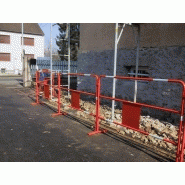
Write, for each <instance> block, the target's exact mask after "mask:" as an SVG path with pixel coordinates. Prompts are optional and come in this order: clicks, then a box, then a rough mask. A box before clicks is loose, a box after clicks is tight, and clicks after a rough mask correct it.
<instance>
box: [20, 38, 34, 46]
mask: <svg viewBox="0 0 185 185" xmlns="http://www.w3.org/2000/svg"><path fill="white" fill-rule="evenodd" d="M25 38H26V39H33V45H30V44H25V41H24V39H25ZM23 43H24V44H23V46H35V38H33V37H23ZM21 46H22V37H21Z"/></svg>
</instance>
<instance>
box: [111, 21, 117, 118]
mask: <svg viewBox="0 0 185 185" xmlns="http://www.w3.org/2000/svg"><path fill="white" fill-rule="evenodd" d="M117 41H118V23H116V27H115V47H114V74H113V76H114V77H115V76H116V67H117V46H118V43H117ZM115 91H116V79H115V78H113V89H112V98H115ZM114 107H115V101H114V100H112V121H113V120H114Z"/></svg>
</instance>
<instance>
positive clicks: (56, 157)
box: [0, 77, 163, 162]
mask: <svg viewBox="0 0 185 185" xmlns="http://www.w3.org/2000/svg"><path fill="white" fill-rule="evenodd" d="M19 82H21V79H20V78H18V77H17V78H16V77H0V161H53V162H55V161H58V162H59V161H61V162H62V161H67V162H68V161H163V159H161V158H160V157H158V156H156V155H154V154H152V153H151V152H150V153H149V152H147V151H146V150H142V149H140V148H138V147H135V146H134V145H133V146H132V145H131V144H129V143H126V142H125V141H122V140H117V139H116V138H114V137H112V136H111V135H110V134H100V135H94V136H88V135H87V133H88V132H90V131H91V130H90V129H89V128H87V127H86V126H84V125H83V124H81V123H79V122H77V121H74V120H72V119H69V118H67V117H65V116H60V117H56V118H52V117H51V116H50V115H51V114H52V113H53V111H52V110H51V109H49V108H47V107H45V106H32V105H31V103H32V100H31V99H30V98H29V97H28V96H26V95H25V94H22V93H19V92H18V91H17V90H16V89H17V88H23V87H22V86H21V85H20V84H19Z"/></svg>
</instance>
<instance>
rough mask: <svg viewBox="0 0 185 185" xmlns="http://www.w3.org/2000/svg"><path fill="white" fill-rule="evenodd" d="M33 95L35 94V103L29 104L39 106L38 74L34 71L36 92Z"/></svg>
mask: <svg viewBox="0 0 185 185" xmlns="http://www.w3.org/2000/svg"><path fill="white" fill-rule="evenodd" d="M35 94H36V102H35V103H31V105H39V104H40V102H39V72H38V71H36V91H35Z"/></svg>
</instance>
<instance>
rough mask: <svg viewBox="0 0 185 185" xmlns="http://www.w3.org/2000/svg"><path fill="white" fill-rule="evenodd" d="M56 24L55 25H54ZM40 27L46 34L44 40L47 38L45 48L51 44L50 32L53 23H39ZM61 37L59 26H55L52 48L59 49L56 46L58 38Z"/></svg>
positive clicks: (53, 28)
mask: <svg viewBox="0 0 185 185" xmlns="http://www.w3.org/2000/svg"><path fill="white" fill-rule="evenodd" d="M52 24H55V23H52ZM39 26H40V27H41V29H42V31H43V32H44V34H45V35H44V38H45V42H44V45H45V47H46V46H47V45H48V44H50V30H51V23H39ZM58 35H59V30H58V26H57V25H54V26H53V27H52V47H53V48H54V47H55V48H58V46H57V45H56V41H55V40H56V38H57V36H58Z"/></svg>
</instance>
